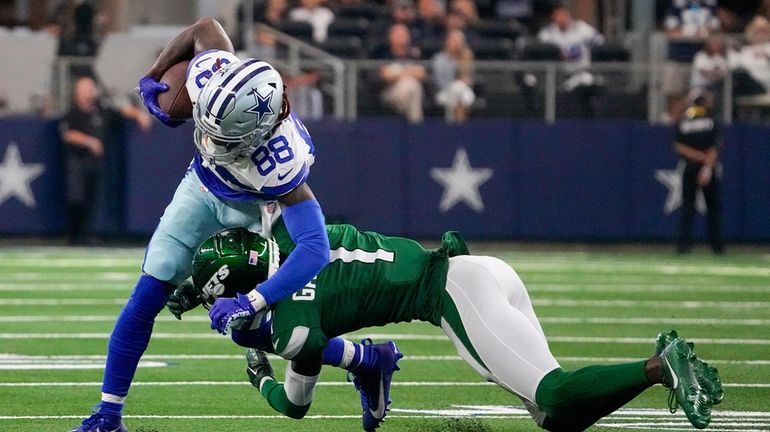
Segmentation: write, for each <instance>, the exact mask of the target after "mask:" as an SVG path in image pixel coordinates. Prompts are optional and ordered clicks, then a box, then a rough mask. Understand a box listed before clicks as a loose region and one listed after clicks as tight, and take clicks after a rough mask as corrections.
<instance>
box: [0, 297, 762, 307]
mask: <svg viewBox="0 0 770 432" xmlns="http://www.w3.org/2000/svg"><path fill="white" fill-rule="evenodd" d="M126 300H127V298H126V297H120V298H112V299H83V298H70V299H29V298H7V299H0V306H94V305H112V304H123V303H125V302H126ZM532 304H533V305H535V306H558V307H565V306H566V307H613V308H617V307H626V308H639V307H653V308H659V309H660V308H666V309H672V308H675V309H681V308H684V309H703V308H720V309H768V308H770V302H767V301H698V300H683V301H664V300H574V299H567V298H557V299H533V300H532Z"/></svg>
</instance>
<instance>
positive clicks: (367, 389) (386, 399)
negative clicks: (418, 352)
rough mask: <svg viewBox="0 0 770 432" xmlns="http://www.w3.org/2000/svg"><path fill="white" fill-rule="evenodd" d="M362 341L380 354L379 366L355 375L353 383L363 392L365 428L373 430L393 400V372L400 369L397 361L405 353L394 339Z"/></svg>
mask: <svg viewBox="0 0 770 432" xmlns="http://www.w3.org/2000/svg"><path fill="white" fill-rule="evenodd" d="M361 343H362V344H364V345H367V344H369V345H372V348H373V349H374V350H375V351H376V352H377V355H378V358H377V366H378V367H377V368H376V369H375V370H373V371H367V372H362V373H360V374H359V375H355V374H354V375H353V385H354V386H355V387H356V390H358V391H359V392H360V393H361V408H362V409H363V426H364V430H365V431H366V432H372V431H374V430H375V429H377V428H378V427H379V426H380V423H382V422H383V420H385V415H386V411H388V406H389V405H390V402H391V401H390V381H391V379H392V378H393V372H395V371H397V370H400V368H399V367H398V365H397V364H396V363H398V361H399V360H400V359H401V358H402V357H404V355H403V354H401V352H400V351H399V350H398V348H397V347H396V344H395V343H394V342H393V341H388V342H385V343H382V344H372V341H371V339H364V340H362V341H361Z"/></svg>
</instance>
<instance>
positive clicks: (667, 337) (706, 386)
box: [655, 330, 725, 405]
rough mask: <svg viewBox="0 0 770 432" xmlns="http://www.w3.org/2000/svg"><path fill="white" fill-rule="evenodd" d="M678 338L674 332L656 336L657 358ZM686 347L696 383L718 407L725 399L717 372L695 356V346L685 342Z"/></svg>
mask: <svg viewBox="0 0 770 432" xmlns="http://www.w3.org/2000/svg"><path fill="white" fill-rule="evenodd" d="M678 337H679V335H678V334H677V333H676V330H671V331H670V332H668V333H660V334H658V337H657V338H656V340H655V342H656V343H655V355H656V356H659V355H660V354H661V353H662V352H663V350H664V349H666V347H667V346H669V345H670V344H671V342H673V341H674V339H676V338H678ZM687 346H689V347H690V351H691V356H690V360H691V361H692V362H693V369H694V370H695V376H696V377H697V379H698V383H699V384H700V385H701V387H702V388H703V390H704V391H705V392H706V394H707V396H708V397H709V399H710V400H711V402H712V403H713V404H714V405H718V404H719V403H720V402H722V400H723V399H724V398H725V391H724V389H723V388H722V380H721V379H720V377H719V371H718V370H717V369H716V368H715V367H711V366H709V364H708V363H706V362H704V361H703V360H701V359H699V358H698V357H697V356H696V355H695V344H693V343H692V342H687Z"/></svg>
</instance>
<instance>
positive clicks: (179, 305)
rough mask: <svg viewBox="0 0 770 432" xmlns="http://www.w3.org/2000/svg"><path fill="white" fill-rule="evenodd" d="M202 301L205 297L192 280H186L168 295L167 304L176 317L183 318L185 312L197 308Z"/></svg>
mask: <svg viewBox="0 0 770 432" xmlns="http://www.w3.org/2000/svg"><path fill="white" fill-rule="evenodd" d="M201 303H203V298H202V297H201V294H200V292H199V291H198V290H197V289H195V287H194V286H193V284H192V282H190V281H189V280H186V281H184V282H182V284H181V285H179V286H178V287H176V289H175V290H174V292H172V293H171V294H170V295H169V296H168V302H166V306H167V307H168V310H169V311H170V312H171V313H172V314H173V315H174V316H175V317H176V319H178V320H181V319H182V314H183V313H185V312H187V311H188V310H192V309H195V308H196V307H198V305H200V304H201Z"/></svg>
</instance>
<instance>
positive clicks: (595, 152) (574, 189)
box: [0, 118, 770, 242]
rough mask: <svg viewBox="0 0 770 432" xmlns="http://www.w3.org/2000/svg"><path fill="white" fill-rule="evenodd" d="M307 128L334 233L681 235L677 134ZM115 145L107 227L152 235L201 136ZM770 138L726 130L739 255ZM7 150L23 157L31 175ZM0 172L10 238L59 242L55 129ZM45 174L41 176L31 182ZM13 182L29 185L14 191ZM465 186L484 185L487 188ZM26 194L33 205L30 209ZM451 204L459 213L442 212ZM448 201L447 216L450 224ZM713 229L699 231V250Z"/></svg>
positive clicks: (25, 137) (0, 133)
mask: <svg viewBox="0 0 770 432" xmlns="http://www.w3.org/2000/svg"><path fill="white" fill-rule="evenodd" d="M124 126H126V127H124ZM307 126H308V128H309V129H310V132H311V134H312V135H313V140H314V143H315V148H316V162H315V165H314V166H313V168H312V170H311V175H310V179H309V184H310V186H311V188H312V189H313V191H314V192H315V194H316V196H317V197H318V199H319V201H320V202H321V204H322V207H323V209H324V212H325V214H326V216H327V219H328V220H329V221H330V222H348V223H353V224H355V225H357V226H358V227H359V228H361V229H369V230H376V231H380V232H383V233H387V234H393V235H407V236H412V237H418V238H435V237H437V236H438V235H440V234H441V233H442V232H444V231H446V230H450V229H456V230H459V231H462V232H463V233H464V234H465V235H466V236H467V237H468V238H472V239H509V240H542V241H599V242H605V241H639V240H642V241H645V240H651V241H670V240H672V239H674V238H675V235H676V231H677V226H678V217H679V212H678V211H674V212H672V213H670V214H666V213H665V212H664V205H665V203H666V201H667V199H670V198H671V197H670V196H669V189H668V187H667V186H665V185H664V184H663V183H662V182H661V181H659V180H658V179H656V172H657V171H658V170H663V171H662V173H663V174H669V175H670V174H671V172H670V171H671V170H674V168H675V167H676V165H677V158H676V156H675V155H674V153H673V150H672V145H671V137H672V130H671V128H668V127H662V126H650V125H648V124H646V123H645V122H639V121H619V120H613V121H585V120H582V121H581V120H565V121H560V122H557V123H556V124H554V125H547V124H545V123H542V122H536V121H532V122H528V121H517V122H512V121H505V120H476V121H472V122H470V123H468V124H466V125H462V126H451V125H446V124H444V123H443V122H440V121H428V122H426V123H425V124H422V125H418V126H413V125H408V124H407V123H405V122H402V121H399V120H360V121H357V122H354V123H345V122H330V121H327V122H318V123H308V125H307ZM112 131H113V132H112V134H111V135H113V137H112V140H113V145H112V147H111V152H112V153H111V155H109V157H108V158H107V165H108V169H107V177H106V184H107V187H106V189H107V190H106V191H105V194H104V197H103V199H102V202H101V203H100V204H99V217H98V221H97V227H98V229H99V230H100V231H102V232H105V233H109V234H115V235H149V234H151V233H152V231H153V229H154V228H155V226H156V225H157V222H158V220H159V218H160V216H161V215H162V213H163V210H164V208H165V206H166V204H168V202H169V201H170V200H171V198H172V196H173V193H174V189H175V187H176V185H177V183H178V181H179V180H180V178H181V177H182V176H183V175H184V174H185V171H186V169H187V166H188V164H189V162H190V159H191V157H192V155H193V145H192V142H191V139H192V138H191V134H192V125H191V124H190V122H188V123H187V124H185V125H183V126H181V127H179V128H176V129H170V128H166V127H163V126H161V125H160V124H158V123H156V124H155V125H154V127H153V129H152V130H151V131H150V132H140V131H139V130H137V129H136V127H135V126H134V125H132V124H129V125H122V124H120V122H118V123H117V124H116V126H115V128H113V129H112ZM769 133H770V127H769V126H748V125H736V126H732V127H729V128H726V129H725V130H724V143H725V144H724V150H723V153H722V161H723V163H724V178H723V186H722V192H723V193H722V195H723V227H724V232H725V236H726V238H727V239H728V240H729V241H733V242H735V241H740V242H764V241H768V240H770V217H768V215H769V214H770V143H768V139H767V137H768V136H769ZM10 147H15V148H16V149H18V154H19V155H20V157H21V170H20V168H19V166H18V164H16V163H15V162H14V160H12V159H13V157H11V156H9V155H11V154H12V153H14V151H11V150H10ZM0 158H1V159H0V234H2V235H60V234H61V233H62V230H63V228H64V224H63V218H64V212H63V199H62V196H63V195H62V194H63V186H62V163H61V160H62V154H61V143H60V140H59V137H58V130H57V124H56V121H51V120H39V119H30V118H5V119H2V120H0ZM463 162H465V164H464V163H463ZM34 164H42V165H34ZM12 165H13V166H12ZM35 166H37V167H40V166H42V167H43V168H44V170H43V171H42V173H40V174H38V175H36V176H30V175H29V173H30V172H31V171H29V170H27V171H24V170H25V169H27V168H29V167H35ZM490 170H491V171H490ZM439 172H443V173H444V174H445V175H448V176H449V177H450V178H451V179H452V180H453V181H454V183H453V185H454V186H455V188H454V189H452V188H449V189H447V190H446V191H445V188H444V186H442V184H440V183H439V181H437V179H436V177H437V176H439ZM4 173H5V174H4ZM8 173H11V174H18V173H27V176H24V175H22V176H21V178H19V177H17V178H14V179H12V180H9V178H8V177H7V176H8ZM659 174H660V173H659ZM4 175H5V176H4ZM463 175H465V176H466V177H463ZM464 178H470V179H474V178H475V179H476V183H477V184H476V186H477V187H476V188H474V187H468V186H469V185H470V186H473V183H474V182H462V181H460V180H462V179H464ZM461 185H464V186H465V187H464V188H463V187H461ZM25 187H26V188H28V190H27V193H26V195H29V192H31V195H32V196H33V197H34V203H30V202H29V198H28V197H27V198H26V202H24V199H22V197H21V196H20V195H24V194H25V190H24V188H25ZM450 192H454V193H455V195H454V196H455V198H456V199H455V200H454V201H452V200H448V201H447V200H446V199H445V198H447V197H446V196H445V193H450ZM449 198H451V196H450V197H449ZM442 199H444V201H447V202H448V206H447V207H446V208H444V209H443V210H442V209H441V208H440V203H441V202H442ZM702 219H703V218H699V221H698V224H696V230H697V232H698V235H699V237H700V238H702V237H703V232H704V226H703V225H704V223H703V220H702Z"/></svg>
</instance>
